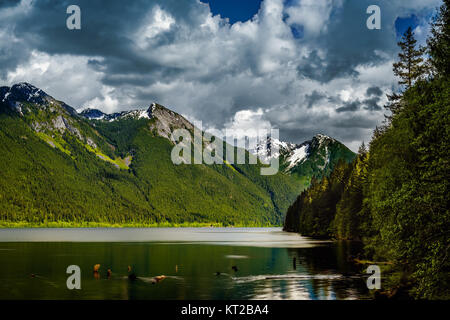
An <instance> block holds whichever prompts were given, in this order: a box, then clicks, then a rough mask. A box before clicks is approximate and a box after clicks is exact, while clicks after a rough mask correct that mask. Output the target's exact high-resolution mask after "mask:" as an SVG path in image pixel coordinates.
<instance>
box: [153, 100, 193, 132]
mask: <svg viewBox="0 0 450 320" xmlns="http://www.w3.org/2000/svg"><path fill="white" fill-rule="evenodd" d="M147 112H149V113H150V112H151V118H154V119H155V122H154V123H152V124H151V125H150V128H151V129H152V130H153V129H156V132H157V133H158V135H159V136H161V137H164V138H167V139H170V136H171V134H172V132H173V130H175V129H186V130H193V129H194V126H193V125H192V123H190V122H189V121H188V120H186V118H184V117H183V116H181V115H179V114H178V113H176V112H173V111H172V110H169V109H167V108H164V107H163V106H161V105H158V104H155V103H153V104H152V105H151V106H150V108H149V110H148V111H147Z"/></svg>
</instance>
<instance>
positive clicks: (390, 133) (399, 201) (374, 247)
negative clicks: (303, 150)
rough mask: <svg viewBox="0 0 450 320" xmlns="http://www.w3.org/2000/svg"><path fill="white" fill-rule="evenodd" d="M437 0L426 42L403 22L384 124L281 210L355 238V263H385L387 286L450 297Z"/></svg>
mask: <svg viewBox="0 0 450 320" xmlns="http://www.w3.org/2000/svg"><path fill="white" fill-rule="evenodd" d="M449 4H450V1H448V0H446V1H444V4H443V6H442V7H441V8H440V11H439V13H438V14H437V16H436V17H435V18H434V21H433V24H432V30H431V35H430V37H429V39H428V41H427V46H426V47H419V46H418V45H417V43H416V40H415V38H414V33H413V32H412V30H411V28H409V29H408V30H407V31H406V32H405V34H404V35H403V37H402V39H401V41H400V42H399V47H400V53H399V56H398V61H397V62H396V63H395V64H394V65H393V71H394V74H395V75H396V76H397V77H398V78H399V85H400V87H401V88H402V90H400V91H399V92H394V93H392V94H390V95H388V98H389V103H388V105H386V108H387V113H388V115H387V116H386V121H385V123H384V124H383V125H382V126H381V127H377V128H376V129H375V131H374V134H373V138H372V141H371V142H370V144H369V146H368V148H366V146H365V145H364V144H363V145H362V146H361V147H360V150H359V152H358V156H357V158H356V159H355V160H354V161H353V162H352V163H350V164H347V163H344V162H340V163H339V164H338V165H337V166H336V167H335V169H334V171H333V172H332V173H331V175H330V176H329V177H325V178H323V179H321V180H317V179H316V180H313V181H312V184H311V186H310V188H309V189H308V190H306V191H304V192H303V193H302V194H301V195H300V196H299V197H298V198H297V200H296V201H295V203H294V204H293V205H292V206H291V207H290V208H289V209H288V212H287V216H286V220H285V227H284V229H285V230H287V231H293V232H300V233H301V234H302V235H308V236H314V237H321V238H335V239H341V240H362V241H363V243H364V245H365V250H364V257H362V256H361V257H358V258H357V259H356V260H357V261H359V262H360V263H364V259H365V262H366V263H372V264H373V263H375V264H376V263H378V264H380V266H381V267H382V271H383V275H382V283H383V288H384V289H385V290H386V291H385V292H384V293H386V294H387V295H389V296H391V297H393V296H399V295H400V292H402V293H405V294H406V295H407V296H409V297H414V298H426V299H448V298H450V290H449V288H450V279H449V274H450V259H449V249H450V241H449V239H450V224H449V221H450V215H449V203H448V192H449V177H450V166H449V159H450V154H449V137H450V132H449V128H450V126H449V124H450V106H449V104H450V103H449V102H450V81H449V75H450V26H449V18H450V12H449Z"/></svg>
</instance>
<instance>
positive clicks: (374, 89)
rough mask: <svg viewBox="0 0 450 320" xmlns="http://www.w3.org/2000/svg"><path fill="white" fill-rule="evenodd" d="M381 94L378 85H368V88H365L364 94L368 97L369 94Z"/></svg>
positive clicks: (377, 95) (378, 95) (381, 91)
mask: <svg viewBox="0 0 450 320" xmlns="http://www.w3.org/2000/svg"><path fill="white" fill-rule="evenodd" d="M382 94H383V90H381V89H380V88H379V87H370V88H367V91H366V95H367V96H368V97H371V96H376V97H380V96H381V95H382Z"/></svg>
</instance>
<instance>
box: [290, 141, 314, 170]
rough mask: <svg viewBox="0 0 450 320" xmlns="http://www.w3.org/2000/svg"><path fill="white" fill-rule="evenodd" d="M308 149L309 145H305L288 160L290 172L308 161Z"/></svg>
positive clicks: (296, 150)
mask: <svg viewBox="0 0 450 320" xmlns="http://www.w3.org/2000/svg"><path fill="white" fill-rule="evenodd" d="M308 148H309V145H303V146H301V147H300V148H298V149H295V150H294V152H293V153H292V155H291V156H289V157H288V158H287V162H288V163H289V165H288V166H287V169H288V170H289V169H291V168H292V167H294V166H295V165H296V164H297V163H301V162H303V161H305V160H306V159H307V157H308Z"/></svg>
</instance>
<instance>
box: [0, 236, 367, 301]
mask: <svg viewBox="0 0 450 320" xmlns="http://www.w3.org/2000/svg"><path fill="white" fill-rule="evenodd" d="M360 250H361V248H360V246H359V245H358V244H357V243H352V242H331V241H317V240H312V239H310V238H306V237H302V236H300V235H298V234H294V233H286V232H283V231H281V229H280V228H179V229H175V228H148V229H145V228H142V229H139V228H130V229H128V228H125V229H106V228H105V229H102V228H99V229H97V228H95V229H0V299H195V300H196V299H364V298H367V297H368V290H367V287H366V279H367V276H366V275H365V274H362V273H361V271H360V270H359V269H358V268H357V267H356V266H354V265H353V264H352V263H350V262H349V260H348V258H349V256H350V255H356V254H357V253H358V252H359V251H360ZM294 260H295V263H294ZM96 264H100V269H99V272H98V273H97V274H94V272H93V268H94V265H96ZM69 265H78V266H79V267H80V268H81V290H68V289H67V287H66V280H67V277H68V276H69V275H68V274H66V268H67V267H68V266H69ZM128 266H131V267H132V270H133V272H134V273H135V274H136V275H137V279H136V280H134V281H131V280H129V279H128V276H127V275H128V270H127V268H128ZM233 267H235V268H234V269H233ZM108 269H111V271H112V274H111V276H110V277H108V276H107V270H108ZM159 275H165V276H166V278H165V279H164V280H162V281H160V282H157V283H154V282H155V281H154V277H155V276H159Z"/></svg>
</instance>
